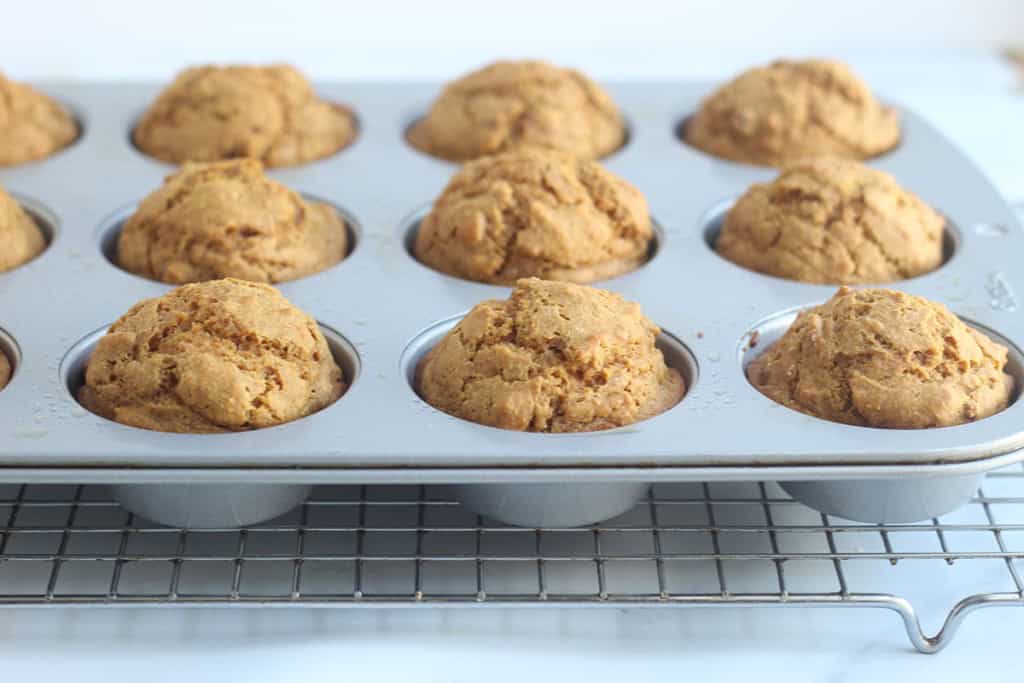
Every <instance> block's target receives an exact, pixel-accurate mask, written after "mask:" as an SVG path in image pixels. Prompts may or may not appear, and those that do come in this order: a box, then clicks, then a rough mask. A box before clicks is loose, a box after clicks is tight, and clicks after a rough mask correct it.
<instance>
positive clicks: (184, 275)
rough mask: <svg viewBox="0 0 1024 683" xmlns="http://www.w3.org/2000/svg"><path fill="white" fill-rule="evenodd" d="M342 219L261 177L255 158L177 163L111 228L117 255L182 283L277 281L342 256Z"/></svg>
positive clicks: (135, 268)
mask: <svg viewBox="0 0 1024 683" xmlns="http://www.w3.org/2000/svg"><path fill="white" fill-rule="evenodd" d="M347 248H348V236H347V232H346V227H345V222H344V220H342V218H341V217H340V216H339V215H338V212H337V211H335V210H334V208H333V207H331V206H329V205H327V204H323V203H319V202H312V201H306V200H305V199H303V198H302V197H301V196H300V195H299V194H298V193H297V192H294V191H292V190H289V189H288V188H286V187H285V186H284V185H281V184H280V183H277V182H275V181H273V180H271V179H270V178H268V177H267V176H266V175H264V173H263V168H262V166H261V165H260V163H259V162H258V161H254V160H252V159H242V160H234V161H222V162H214V163H209V164H193V163H188V164H185V165H184V166H183V167H182V168H181V170H179V171H178V172H177V173H175V174H173V175H171V176H169V177H168V178H167V180H166V181H165V183H164V185H163V187H161V188H160V189H158V190H157V191H156V192H154V193H153V194H151V195H149V196H148V197H146V199H144V200H143V201H142V203H141V204H140V205H139V207H138V209H137V210H136V211H135V213H134V214H132V216H131V217H130V218H129V219H128V220H127V221H126V222H125V224H124V226H123V227H122V228H121V233H120V235H119V236H118V263H119V264H120V265H121V267H123V268H125V269H126V270H129V271H131V272H133V273H135V274H137V275H141V276H142V277H147V278H150V279H153V280H160V281H163V282H169V283H171V284H183V283H186V282H198V281H202V280H214V279H218V278H223V277H236V278H239V279H245V280H251V281H254V282H266V283H277V282H284V281H287V280H294V279H297V278H300V277H306V276H308V275H312V274H314V273H318V272H320V271H322V270H325V269H327V268H329V267H331V266H333V265H335V264H336V263H338V262H339V261H341V260H342V259H343V258H344V257H345V253H346V251H347Z"/></svg>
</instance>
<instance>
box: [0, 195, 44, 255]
mask: <svg viewBox="0 0 1024 683" xmlns="http://www.w3.org/2000/svg"><path fill="white" fill-rule="evenodd" d="M44 249H46V238H45V237H44V236H43V231H42V230H40V229H39V226H38V225H37V224H36V222H35V221H34V220H32V217H31V216H29V215H28V213H26V212H25V210H24V209H22V208H21V206H20V205H19V204H18V202H16V201H15V200H14V197H12V196H11V195H9V194H7V193H6V192H4V189H3V188H2V187H0V273H2V272H4V271H7V270H11V269H12V268H17V267H18V266H20V265H22V264H23V263H27V262H28V261H31V260H32V259H34V258H35V257H36V256H39V254H41V253H43V250H44Z"/></svg>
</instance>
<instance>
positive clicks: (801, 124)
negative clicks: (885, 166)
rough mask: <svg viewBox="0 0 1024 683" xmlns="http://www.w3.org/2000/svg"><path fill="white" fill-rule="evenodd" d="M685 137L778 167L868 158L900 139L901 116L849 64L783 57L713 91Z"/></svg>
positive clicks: (726, 155) (725, 154)
mask: <svg viewBox="0 0 1024 683" xmlns="http://www.w3.org/2000/svg"><path fill="white" fill-rule="evenodd" d="M684 137H685V139H686V141H687V142H688V143H689V144H691V145H693V146H694V147H697V148H698V149H701V150H703V151H705V152H708V153H709V154H713V155H715V156H717V157H721V158H723V159H729V160H732V161H740V162H746V163H751V164H759V165H763V166H779V165H781V164H783V163H785V162H787V161H794V160H797V159H803V158H806V157H817V156H837V157H842V158H846V159H861V160H863V159H869V158H871V157H875V156H878V155H879V154H882V153H884V152H887V151H889V150H890V149H892V148H893V147H895V146H896V145H898V144H899V141H900V124H899V115H898V114H897V112H896V111H895V110H894V109H892V108H889V107H885V106H882V105H881V104H879V102H878V101H877V100H876V99H875V97H874V95H872V93H871V90H870V89H869V88H868V86H867V85H866V84H865V83H864V81H862V80H861V79H860V78H858V77H857V75H856V74H854V73H853V71H851V70H850V68H849V67H847V66H846V65H845V64H841V63H839V62H833V61H824V60H807V61H801V62H795V61H778V62H775V63H773V64H770V65H769V66H764V67H758V68H755V69H750V70H749V71H745V72H744V73H742V74H740V75H739V76H738V77H737V78H736V79H734V80H732V81H730V82H729V83H727V84H725V85H724V86H722V87H721V88H719V89H718V90H717V91H715V92H714V93H712V94H711V95H710V96H709V97H708V98H706V99H705V100H704V101H703V102H702V103H701V106H700V109H699V110H698V111H697V113H696V114H694V115H693V117H692V118H691V119H690V120H689V121H688V122H687V124H686V129H685V131H684Z"/></svg>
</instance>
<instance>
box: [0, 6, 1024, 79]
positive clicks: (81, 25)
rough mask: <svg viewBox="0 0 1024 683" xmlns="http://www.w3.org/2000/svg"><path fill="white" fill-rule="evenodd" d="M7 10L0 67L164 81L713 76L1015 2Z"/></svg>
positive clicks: (854, 45) (842, 50)
mask: <svg viewBox="0 0 1024 683" xmlns="http://www.w3.org/2000/svg"><path fill="white" fill-rule="evenodd" d="M9 4H10V5H11V6H10V7H9V8H5V13H4V31H3V43H2V46H3V48H2V55H0V60H2V63H0V68H4V69H6V70H7V71H10V72H11V73H12V74H17V75H18V76H20V77H24V78H39V77H61V78H67V77H88V78H96V77H101V78H167V77H169V76H170V75H171V73H173V72H174V71H176V70H178V69H179V68H181V66H182V65H183V64H187V63H191V62H197V61H210V60H235V61H237V60H243V61H251V60H274V59H282V60H288V61H292V62H294V63H295V64H297V65H298V66H299V67H301V68H303V69H305V70H306V71H308V72H309V73H310V74H312V75H313V76H315V77H317V78H393V79H409V78H418V77H433V78H447V77H450V76H451V75H452V74H453V73H457V72H459V71H462V70H465V69H467V68H470V67H473V66H475V65H477V64H479V63H480V62H484V61H487V60H490V59H493V58H494V57H495V56H501V55H507V56H524V55H542V56H544V57H546V58H548V59H552V60H555V61H559V62H565V63H574V64H578V65H580V66H586V68H587V69H588V71H590V72H592V73H594V74H595V75H596V76H598V77H602V78H611V77H652V76H690V77H693V76H695V75H705V76H707V75H716V74H719V73H728V72H730V71H734V70H735V69H736V68H738V67H740V66H742V65H746V64H749V63H750V62H752V61H760V60H765V59H770V58H772V57H775V56H778V55H780V54H806V53H827V54H830V55H844V54H846V53H848V52H856V51H864V50H865V48H867V49H869V50H871V51H874V52H875V53H878V54H879V57H882V58H884V63H885V64H886V65H887V66H888V65H892V63H893V62H898V61H899V60H898V59H896V60H894V59H893V55H894V53H896V54H899V53H905V52H907V51H908V50H919V49H920V48H922V47H927V46H931V47H934V46H942V47H943V48H944V49H946V48H949V47H954V46H955V47H957V48H975V49H977V48H985V47H990V46H993V45H999V44H1005V43H1009V42H1012V41H1016V40H1020V37H1021V36H1022V35H1024V12H1022V11H1021V5H1020V2H1019V0H942V2H935V1H934V0H898V1H895V2H894V1H893V0H859V1H858V2H835V1H830V2H822V1H821V0H773V1H772V2H763V1H762V0H742V1H737V0H732V1H730V2H720V1H718V0H676V1H667V0H631V1H630V2H628V3H623V2H609V1H607V0H563V1H561V2H552V1H551V0H516V2H514V3H508V4H496V3H480V2H470V1H467V0H431V1H430V2H408V1H407V2H396V1H395V0H372V1H370V2H337V1H336V0H274V1H269V2H268V1H263V2H259V1H253V0H219V1H218V2H209V0H177V1H176V2H174V3H164V4H155V3H148V2H138V1H137V0H96V1H94V2H79V1H77V0H75V1H73V2H72V1H69V2H53V1H52V0H51V1H46V0H42V1H37V2H18V3H13V2H12V3H9Z"/></svg>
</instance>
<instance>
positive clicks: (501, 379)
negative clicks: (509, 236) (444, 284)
mask: <svg viewBox="0 0 1024 683" xmlns="http://www.w3.org/2000/svg"><path fill="white" fill-rule="evenodd" d="M658 332H659V330H658V328H657V327H656V326H655V325H654V324H652V323H651V322H650V321H649V320H648V319H647V318H646V317H644V315H643V313H642V312H641V311H640V307H639V306H638V305H637V304H634V303H628V302H626V301H624V300H623V299H622V297H620V296H619V295H617V294H613V293H611V292H606V291H604V290H600V289H594V288H591V287H585V286H582V285H576V284H570V283H565V282H550V281H545V280H538V279H536V278H530V279H526V280H520V281H519V282H518V283H517V285H516V288H515V290H513V292H512V295H511V297H510V298H509V299H507V300H502V301H484V302H483V303H480V304H478V305H477V306H475V307H474V308H473V310H472V311H470V312H469V314H468V315H467V316H466V317H465V318H463V319H462V321H460V322H459V324H458V325H456V326H455V328H454V329H453V330H452V331H451V332H449V333H448V335H447V336H445V338H444V339H443V340H441V342H440V343H438V344H437V346H435V347H434V348H433V349H431V351H430V352H429V353H428V354H427V355H426V356H425V357H424V359H423V361H422V362H421V363H420V367H419V372H418V383H419V391H420V395H421V396H422V397H423V399H424V400H425V401H426V402H427V403H430V404H431V405H433V406H434V407H435V408H438V409H440V410H443V411H444V412H446V413H449V414H451V415H455V416H456V417H461V418H463V419H466V420H471V421H473V422H478V423H480V424H484V425H490V426H494V427H501V428H503V429H514V430H519V431H531V432H585V431H595V430H600V429H610V428H613V427H620V426H623V425H628V424H632V423H634V422H638V421H640V420H645V419H647V418H649V417H653V416H654V415H657V414H658V413H661V412H664V411H665V410H668V409H669V408H671V407H672V406H674V405H675V404H676V403H678V402H679V400H680V399H681V398H682V397H683V393H684V392H685V386H684V383H683V378H682V377H681V376H680V374H679V372H678V371H676V370H675V369H673V368H669V367H667V366H666V365H665V359H664V357H663V356H662V353H661V351H660V350H659V349H658V348H657V347H656V346H655V337H656V336H657V334H658Z"/></svg>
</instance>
